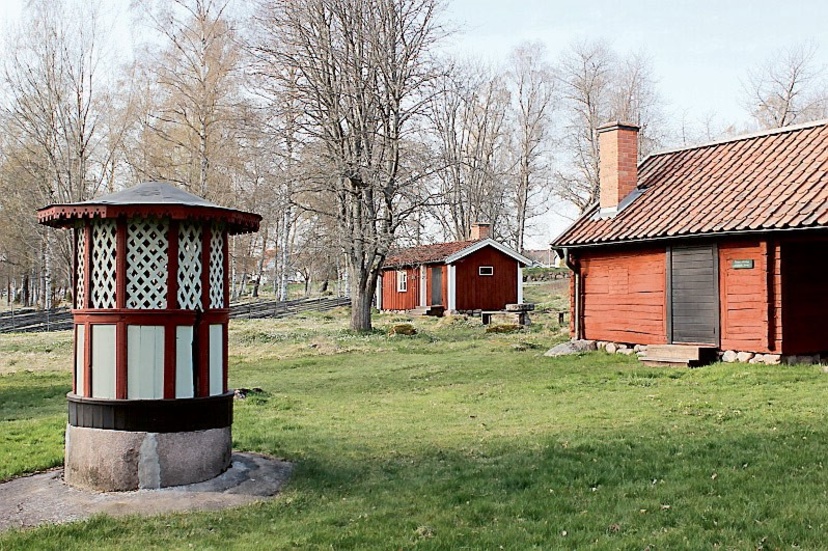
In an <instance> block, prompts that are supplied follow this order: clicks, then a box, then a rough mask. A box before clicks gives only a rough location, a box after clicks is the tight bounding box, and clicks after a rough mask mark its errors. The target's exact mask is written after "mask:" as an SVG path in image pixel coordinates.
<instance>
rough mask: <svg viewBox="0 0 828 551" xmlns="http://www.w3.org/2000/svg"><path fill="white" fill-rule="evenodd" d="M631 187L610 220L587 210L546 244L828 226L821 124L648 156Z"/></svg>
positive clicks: (826, 150)
mask: <svg viewBox="0 0 828 551" xmlns="http://www.w3.org/2000/svg"><path fill="white" fill-rule="evenodd" d="M638 189H639V190H641V191H642V192H641V195H640V196H639V197H637V198H636V199H635V200H633V201H632V202H631V203H630V204H629V205H628V206H627V207H626V208H624V209H623V210H621V211H620V212H619V213H618V214H616V215H615V217H613V218H603V219H601V218H599V217H598V216H597V214H598V206H597V205H595V206H594V207H593V208H591V209H589V210H588V211H587V212H585V213H584V215H583V216H581V218H579V219H578V220H577V221H575V223H574V224H572V226H570V227H569V228H568V229H567V230H566V231H565V232H564V233H562V234H561V235H560V236H559V237H558V238H557V239H556V240H555V241H554V243H553V246H555V247H571V246H583V245H598V244H602V243H615V242H625V241H639V240H651V239H663V238H669V237H681V236H697V235H705V234H716V233H722V232H745V233H747V232H761V231H769V230H780V229H799V228H812V227H822V226H828V121H820V122H817V123H810V124H806V125H801V126H797V127H788V128H784V129H779V130H774V131H770V132H765V133H762V134H752V135H749V136H742V137H738V138H733V139H730V140H725V141H721V142H716V143H711V144H706V145H702V146H698V147H692V148H687V149H680V150H674V151H667V152H664V153H658V154H654V155H651V156H649V157H647V158H646V159H645V160H644V161H643V162H642V163H641V164H640V165H639V167H638Z"/></svg>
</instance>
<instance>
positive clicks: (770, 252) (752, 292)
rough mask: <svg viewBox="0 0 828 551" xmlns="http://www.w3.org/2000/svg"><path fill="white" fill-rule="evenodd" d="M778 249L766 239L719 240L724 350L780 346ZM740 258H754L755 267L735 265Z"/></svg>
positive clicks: (764, 349) (770, 349) (760, 350)
mask: <svg viewBox="0 0 828 551" xmlns="http://www.w3.org/2000/svg"><path fill="white" fill-rule="evenodd" d="M776 252H777V251H776V245H775V244H773V243H771V244H769V243H768V241H767V240H761V241H759V240H757V241H742V242H738V241H737V242H730V243H719V295H720V324H721V345H720V346H721V349H722V350H738V351H742V350H744V351H750V352H776V351H778V350H779V349H780V347H781V344H782V343H781V341H782V333H781V323H778V320H777V317H778V312H780V311H781V306H782V302H781V300H782V299H781V294H780V293H779V291H778V290H779V289H780V288H781V287H780V284H781V279H780V275H779V272H778V267H779V266H778V262H777V257H778V254H776ZM737 260H752V261H753V268H749V269H737V268H734V262H735V261H737ZM769 265H770V267H771V270H772V272H771V273H770V274H769V273H768V266H769Z"/></svg>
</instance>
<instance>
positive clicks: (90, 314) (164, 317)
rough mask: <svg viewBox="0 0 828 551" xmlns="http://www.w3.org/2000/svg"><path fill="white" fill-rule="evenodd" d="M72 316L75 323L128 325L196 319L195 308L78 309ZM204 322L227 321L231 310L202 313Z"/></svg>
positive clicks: (161, 323)
mask: <svg viewBox="0 0 828 551" xmlns="http://www.w3.org/2000/svg"><path fill="white" fill-rule="evenodd" d="M73 314H74V315H73V316H72V317H73V319H74V321H75V323H95V324H114V323H121V322H124V323H126V324H127V325H167V324H176V325H193V324H194V323H195V319H196V313H195V311H194V310H169V311H168V310H76V311H75V312H74V313H73ZM201 319H202V320H204V323H210V324H216V323H227V320H229V319H230V310H227V309H223V310H212V311H210V312H208V313H202V314H201Z"/></svg>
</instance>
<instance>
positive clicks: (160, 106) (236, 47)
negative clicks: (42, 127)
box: [131, 0, 241, 204]
mask: <svg viewBox="0 0 828 551" xmlns="http://www.w3.org/2000/svg"><path fill="white" fill-rule="evenodd" d="M228 3H229V2H228V0H172V1H163V2H160V1H158V2H143V3H136V4H135V5H136V6H138V9H139V10H140V13H141V14H142V15H143V16H145V17H146V18H147V20H148V21H149V22H150V25H151V27H152V29H153V30H154V31H155V32H156V33H157V35H158V37H159V38H160V42H159V43H154V42H153V43H150V44H149V46H147V50H146V51H145V53H144V57H143V60H142V61H141V63H140V64H139V67H138V68H137V76H138V79H139V80H138V81H139V83H140V84H141V85H142V86H143V94H142V98H143V103H144V113H145V114H144V115H143V117H142V118H141V119H140V126H139V128H138V130H137V132H136V135H137V137H138V143H137V144H135V146H134V147H133V155H132V159H131V162H132V165H133V168H134V169H135V171H136V173H137V175H138V176H139V178H140V179H157V180H166V181H171V182H175V183H177V184H179V185H181V186H182V187H185V188H187V189H188V190H189V191H190V192H191V193H194V194H196V195H199V196H201V197H205V198H207V199H209V200H211V201H215V202H218V203H223V204H232V202H233V193H232V182H233V177H232V174H229V173H228V168H235V167H237V166H238V159H237V158H236V153H237V145H238V136H237V131H236V130H237V128H236V123H237V121H238V119H239V113H238V107H239V104H240V102H241V100H240V97H239V92H240V90H241V83H240V76H239V64H240V44H239V42H238V40H237V33H236V31H235V29H234V26H233V23H232V21H231V20H230V18H229V14H228V13H227V10H228Z"/></svg>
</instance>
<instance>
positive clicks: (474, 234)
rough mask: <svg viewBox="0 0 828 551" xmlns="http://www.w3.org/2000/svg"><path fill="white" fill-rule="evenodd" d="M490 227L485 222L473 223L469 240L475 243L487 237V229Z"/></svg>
mask: <svg viewBox="0 0 828 551" xmlns="http://www.w3.org/2000/svg"><path fill="white" fill-rule="evenodd" d="M491 227H492V225H491V224H489V223H487V222H475V223H474V224H472V227H471V238H472V239H473V240H475V241H479V240H481V239H486V238H487V237H489V229H490V228H491Z"/></svg>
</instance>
